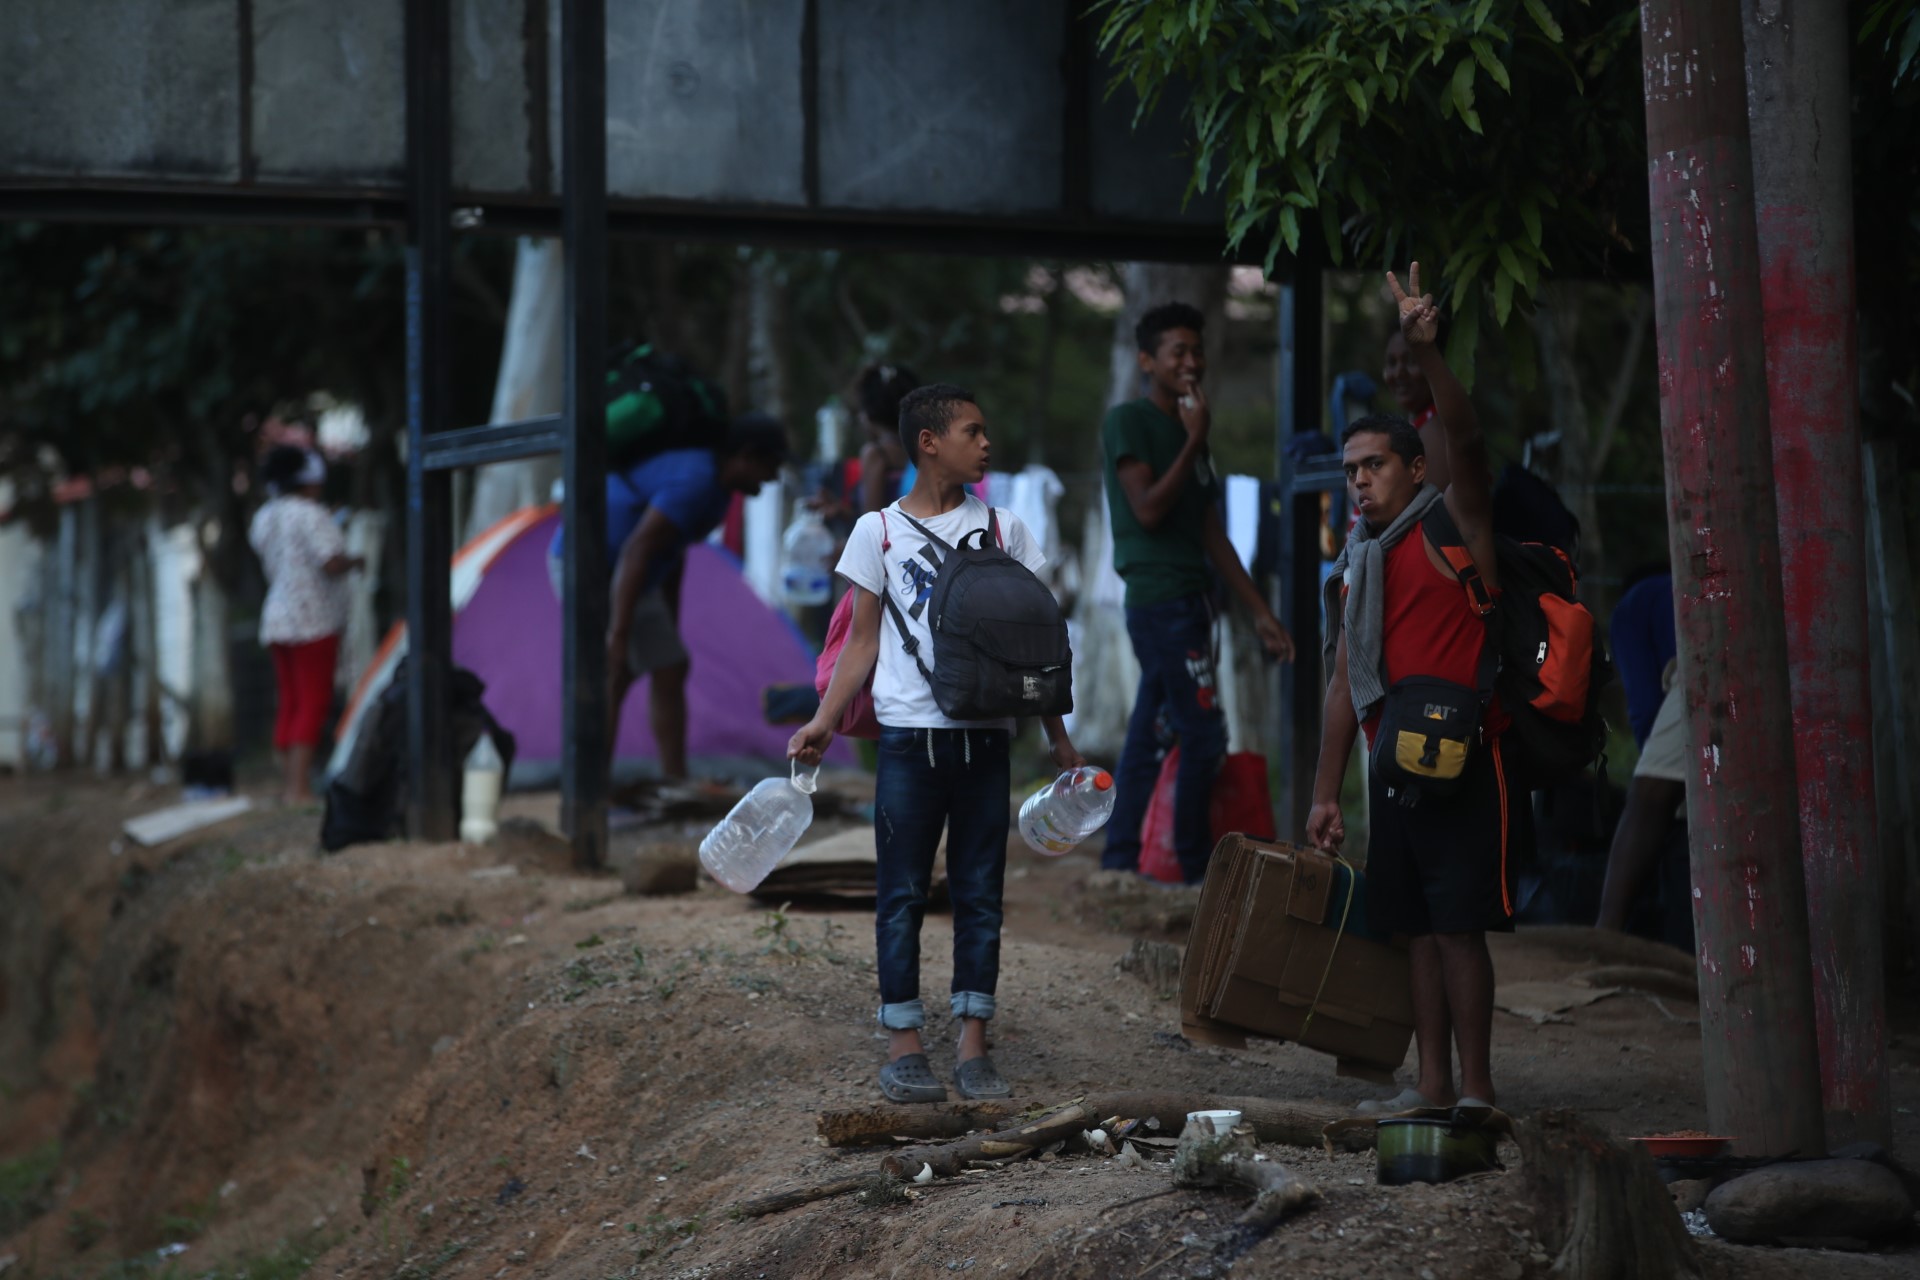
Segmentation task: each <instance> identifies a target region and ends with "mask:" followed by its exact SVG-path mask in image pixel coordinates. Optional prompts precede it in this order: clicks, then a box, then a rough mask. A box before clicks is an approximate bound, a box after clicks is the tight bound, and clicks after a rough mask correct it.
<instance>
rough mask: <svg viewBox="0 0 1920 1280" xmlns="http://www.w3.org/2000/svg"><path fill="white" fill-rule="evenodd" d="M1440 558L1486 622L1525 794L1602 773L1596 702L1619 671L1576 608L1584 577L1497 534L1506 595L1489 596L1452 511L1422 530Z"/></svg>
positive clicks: (1582, 608)
mask: <svg viewBox="0 0 1920 1280" xmlns="http://www.w3.org/2000/svg"><path fill="white" fill-rule="evenodd" d="M1420 527H1421V529H1422V530H1423V531H1424V532H1425V533H1426V535H1427V539H1428V541H1430V542H1432V543H1433V545H1434V546H1435V547H1436V548H1437V549H1438V550H1439V551H1440V553H1441V554H1442V555H1444V556H1445V557H1446V559H1447V563H1448V564H1449V565H1451V566H1452V567H1453V571H1454V572H1455V573H1456V574H1457V575H1459V578H1460V585H1461V586H1462V587H1464V588H1466V592H1467V598H1468V600H1469V601H1471V602H1472V605H1473V611H1474V612H1475V613H1476V614H1478V615H1479V616H1480V617H1481V618H1483V619H1485V620H1486V623H1487V634H1488V639H1489V640H1490V641H1491V642H1492V643H1493V645H1494V648H1495V650H1496V652H1497V654H1498V657H1499V667H1498V670H1497V673H1496V674H1495V676H1494V681H1493V691H1494V693H1495V694H1496V695H1497V696H1498V697H1499V699H1500V705H1501V707H1502V708H1503V709H1504V710H1505V711H1506V712H1507V714H1508V715H1509V716H1511V717H1512V719H1513V723H1512V725H1511V726H1510V727H1509V728H1508V729H1507V730H1506V737H1507V738H1508V739H1509V743H1510V746H1512V747H1517V748H1519V749H1518V750H1509V752H1508V753H1507V759H1508V760H1510V761H1512V762H1513V764H1514V765H1515V767H1516V771H1517V772H1519V773H1520V774H1521V775H1522V780H1523V781H1524V782H1525V784H1526V786H1527V787H1528V789H1529V790H1539V789H1541V788H1543V787H1550V786H1555V785H1558V784H1560V783H1563V782H1568V781H1571V780H1573V779H1574V778H1577V777H1579V776H1580V775H1581V774H1582V773H1584V772H1585V771H1586V769H1587V767H1588V766H1589V765H1592V764H1593V763H1594V762H1595V761H1599V762H1600V767H1601V768H1602V769H1603V770H1604V769H1605V768H1606V745H1607V724H1606V721H1605V720H1604V719H1603V718H1602V717H1601V715H1600V694H1601V691H1602V690H1603V689H1605V688H1606V686H1607V684H1608V682H1609V681H1611V680H1612V679H1613V664H1612V663H1611V662H1610V661H1608V659H1607V650H1606V644H1605V642H1604V640H1603V639H1602V638H1601V633H1600V624H1599V622H1598V621H1597V620H1596V619H1595V618H1594V616H1593V611H1592V610H1590V609H1588V608H1587V606H1586V605H1584V604H1582V603H1581V602H1580V578H1579V574H1578V572H1577V571H1576V570H1575V569H1574V566H1573V561H1572V559H1570V558H1569V557H1568V555H1567V553H1566V552H1564V551H1562V550H1560V548H1558V547H1553V546H1548V545H1547V544H1545V543H1540V542H1515V541H1514V540H1513V539H1511V538H1503V537H1499V536H1496V537H1495V538H1494V540H1493V542H1494V555H1495V556H1496V557H1497V559H1498V561H1499V565H1500V594H1499V595H1498V596H1495V595H1494V594H1493V593H1492V592H1490V591H1489V590H1488V589H1487V584H1486V582H1485V581H1484V580H1483V579H1482V578H1481V576H1480V570H1479V568H1478V567H1477V566H1476V565H1475V564H1474V563H1473V557H1472V555H1470V554H1469V553H1468V551H1467V547H1466V543H1465V541H1464V540H1463V539H1462V538H1461V536H1460V530H1459V528H1458V527H1457V526H1456V525H1455V524H1454V523H1453V517H1452V516H1451V515H1449V514H1448V513H1447V509H1446V506H1445V505H1444V504H1441V503H1436V504H1435V505H1434V507H1433V509H1432V510H1431V511H1429V512H1428V513H1427V515H1426V516H1425V517H1424V518H1423V519H1422V520H1421V522H1420Z"/></svg>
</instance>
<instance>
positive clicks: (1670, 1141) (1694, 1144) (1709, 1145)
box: [1633, 1129, 1733, 1160]
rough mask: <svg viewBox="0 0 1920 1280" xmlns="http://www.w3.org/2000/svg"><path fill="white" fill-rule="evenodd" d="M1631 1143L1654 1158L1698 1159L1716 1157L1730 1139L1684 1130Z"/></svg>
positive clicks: (1655, 1135) (1694, 1130)
mask: <svg viewBox="0 0 1920 1280" xmlns="http://www.w3.org/2000/svg"><path fill="white" fill-rule="evenodd" d="M1633 1141H1635V1142H1637V1143H1639V1144H1640V1145H1641V1146H1643V1147H1645V1148H1646V1149H1647V1154H1648V1155H1650V1156H1653V1157H1655V1158H1659V1157H1666V1158H1669V1159H1681V1160H1685V1159H1695V1160H1697V1159H1700V1158H1702V1157H1706V1156H1717V1155H1719V1154H1720V1153H1721V1152H1723V1151H1725V1150H1726V1148H1727V1144H1728V1143H1729V1142H1732V1141H1733V1139H1732V1138H1716V1137H1714V1136H1713V1135H1712V1134H1710V1133H1702V1132H1700V1131H1699V1130H1698V1129H1685V1130H1682V1131H1680V1132H1678V1133H1655V1134H1650V1135H1648V1136H1647V1137H1644V1138H1635V1139H1633Z"/></svg>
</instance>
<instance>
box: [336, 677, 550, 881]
mask: <svg viewBox="0 0 1920 1280" xmlns="http://www.w3.org/2000/svg"><path fill="white" fill-rule="evenodd" d="M412 670H413V659H412V658H411V657H408V658H407V659H405V660H404V661H402V662H401V663H400V664H399V666H398V667H396V668H395V669H394V673H393V679H392V681H391V682H389V683H388V685H387V687H386V688H385V689H383V690H381V692H380V696H379V697H378V698H377V699H375V701H374V704H373V706H371V707H369V708H368V709H367V714H366V718H365V719H364V720H362V721H361V723H360V733H359V736H358V737H356V738H355V739H354V743H353V752H352V754H351V755H349V756H348V757H347V764H346V767H345V768H344V769H342V770H341V771H340V772H339V774H337V775H336V776H335V777H334V778H333V780H332V781H330V782H329V783H328V784H327V812H326V816H325V817H324V818H323V819H322V820H321V823H320V847H321V848H323V849H325V850H326V851H327V852H328V853H335V852H337V851H339V850H341V849H344V848H346V847H347V846H348V845H350V844H365V843H367V842H369V841H376V840H391V839H394V838H395V837H397V836H400V835H402V834H404V832H405V830H406V816H407V783H408V777H409V773H410V770H409V769H408V765H407V685H408V683H409V676H410V674H411V672H412ZM486 689H487V686H486V683H485V682H484V681H482V680H481V679H480V677H479V676H476V675H475V674H473V672H471V671H468V670H467V669H466V668H465V667H455V668H453V670H452V671H450V672H449V673H448V675H447V694H446V706H445V719H446V721H447V724H448V726H449V727H450V728H451V730H452V733H453V767H454V776H453V820H454V821H455V822H456V823H457V822H459V820H460V787H461V774H460V762H461V761H463V760H465V759H466V758H467V753H468V752H469V751H472V750H473V746H474V744H475V743H476V742H478V741H480V735H481V734H482V733H483V732H484V733H487V734H489V735H491V736H492V738H493V746H494V750H496V751H498V752H499V753H500V782H501V789H502V790H504V789H505V787H506V782H507V779H508V778H510V777H511V776H512V774H513V751H514V740H513V735H512V734H510V733H508V732H507V731H506V730H505V729H502V728H501V727H500V722H499V721H497V720H495V719H494V718H493V715H492V713H490V712H489V711H488V710H487V708H486V704H485V703H484V702H482V701H481V695H482V694H484V693H485V692H486Z"/></svg>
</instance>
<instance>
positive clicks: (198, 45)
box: [0, 0, 240, 181]
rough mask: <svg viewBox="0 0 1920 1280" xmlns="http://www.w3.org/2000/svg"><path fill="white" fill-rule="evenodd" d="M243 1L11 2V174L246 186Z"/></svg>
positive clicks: (7, 67) (1, 131) (2, 39)
mask: <svg viewBox="0 0 1920 1280" xmlns="http://www.w3.org/2000/svg"><path fill="white" fill-rule="evenodd" d="M239 72H240V28H239V20H238V7H237V6H236V5H235V4H234V2H233V0H6V3H5V5H4V6H0V85H3V86H5V88H4V89H3V90H0V95H4V102H5V108H4V109H0V169H4V170H5V171H7V172H11V173H15V174H85V175H87V176H89V177H108V178H173V179H194V180H209V179H212V180H219V181H233V180H235V179H237V178H238V177H239V176H240V110H239V102H240V91H239V86H240V74H239Z"/></svg>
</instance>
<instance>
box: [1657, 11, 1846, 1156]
mask: <svg viewBox="0 0 1920 1280" xmlns="http://www.w3.org/2000/svg"><path fill="white" fill-rule="evenodd" d="M1640 25H1641V31H1642V33H1643V36H1644V41H1643V43H1644V48H1643V50H1642V64H1641V65H1642V69H1643V74H1644V78H1645V89H1646V109H1647V154H1648V157H1649V161H1648V175H1647V177H1648V201H1649V212H1650V216H1651V225H1652V239H1651V244H1650V254H1651V257H1652V259H1653V280H1654V297H1655V310H1656V314H1657V317H1658V321H1659V351H1660V423H1661V429H1662V430H1661V434H1662V438H1663V442H1664V445H1665V454H1666V464H1667V505H1668V514H1669V517H1670V518H1669V520H1668V528H1669V536H1670V537H1671V539H1672V551H1673V554H1672V561H1673V576H1674V600H1675V605H1676V610H1675V611H1676V614H1677V622H1678V630H1679V641H1680V673H1681V679H1682V681H1683V682H1684V684H1685V695H1686V700H1687V708H1688V713H1689V714H1688V720H1689V725H1688V743H1687V746H1688V758H1689V759H1690V760H1691V761H1692V766H1691V767H1692V774H1691V776H1690V777H1689V778H1688V780H1687V826H1688V830H1689V832H1690V833H1691V844H1692V869H1693V886H1694V922H1695V934H1696V937H1697V939H1698V952H1699V957H1700V969H1701V974H1700V1000H1701V1004H1700V1032H1701V1035H1700V1040H1701V1045H1702V1048H1703V1064H1702V1065H1703V1068H1704V1073H1705V1077H1706V1094H1707V1123H1708V1124H1709V1125H1710V1126H1712V1128H1713V1129H1714V1130H1715V1131H1717V1132H1720V1133H1729V1134H1735V1135H1737V1141H1738V1143H1739V1150H1738V1154H1739V1155H1742V1156H1780V1155H1786V1154H1788V1153H1789V1152H1798V1153H1800V1154H1802V1155H1807V1154H1813V1153H1816V1152H1820V1151H1823V1150H1825V1146H1826V1139H1825V1133H1824V1130H1825V1117H1824V1113H1823V1110H1822V1099H1821V1089H1820V1055H1819V1050H1818V1039H1817V1034H1816V1031H1815V1025H1816V1024H1815V1018H1814V1007H1813V976H1812V964H1811V958H1810V952H1809V944H1808V933H1807V882H1806V874H1805V870H1804V867H1803V865H1802V861H1801V854H1800V813H1799V806H1798V804H1797V790H1796V785H1795V784H1796V775H1795V760H1794V743H1793V704H1792V698H1791V694H1790V691H1789V686H1788V674H1787V636H1786V622H1785V615H1786V602H1785V600H1784V598H1783V595H1782V591H1781V582H1780V561H1779V545H1780V541H1779V539H1780V534H1779V511H1778V508H1777V505H1776V501H1775V493H1774V468H1773V450H1772V443H1771V439H1770V428H1769V425H1768V421H1769V420H1768V402H1767V370H1766V359H1765V357H1766V346H1765V331H1764V317H1763V313H1762V302H1763V294H1764V289H1763V281H1762V277H1761V270H1760V253H1759V244H1758V240H1759V233H1758V230H1757V228H1756V224H1755V217H1754V202H1753V187H1752V182H1753V158H1752V147H1751V140H1750V137H1749V132H1748V126H1747V101H1746V92H1745V88H1746V70H1745V67H1744V65H1743V52H1744V41H1743V39H1742V36H1741V27H1740V6H1739V4H1738V2H1737V0H1643V3H1642V5H1641V24H1640ZM1683 73H1684V74H1683Z"/></svg>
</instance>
